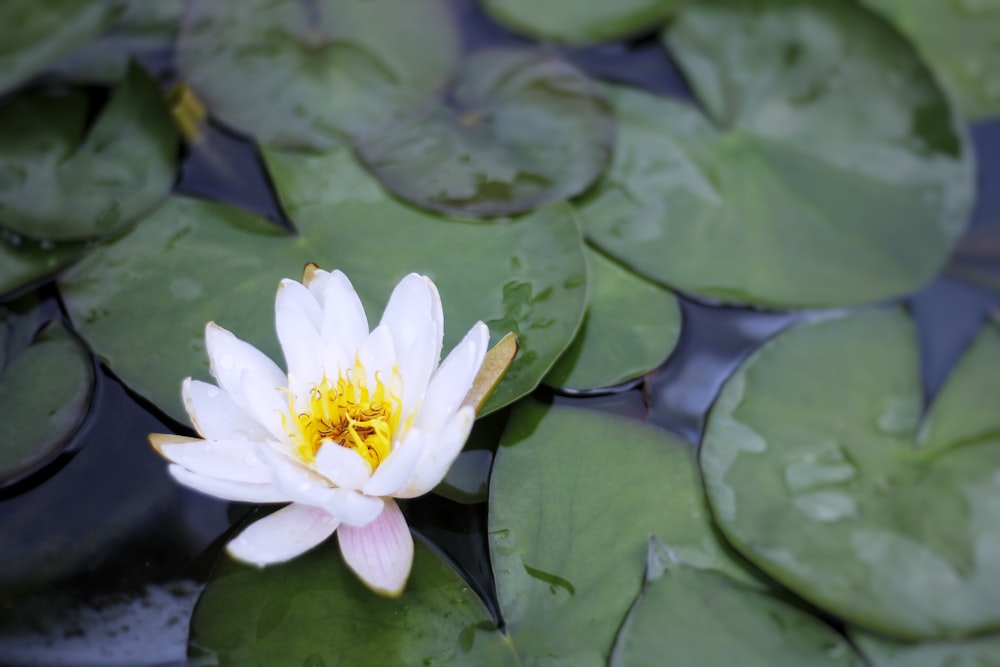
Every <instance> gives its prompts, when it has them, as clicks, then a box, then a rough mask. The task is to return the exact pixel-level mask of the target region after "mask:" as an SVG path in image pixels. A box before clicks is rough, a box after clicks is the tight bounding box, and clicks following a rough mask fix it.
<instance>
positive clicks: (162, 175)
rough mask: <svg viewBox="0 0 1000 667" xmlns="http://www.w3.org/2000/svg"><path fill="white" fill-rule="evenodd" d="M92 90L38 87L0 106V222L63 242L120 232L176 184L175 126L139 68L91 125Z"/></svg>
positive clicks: (152, 82)
mask: <svg viewBox="0 0 1000 667" xmlns="http://www.w3.org/2000/svg"><path fill="white" fill-rule="evenodd" d="M87 114H88V109H87V97H86V96H85V95H84V94H83V93H82V92H72V93H69V94H68V95H55V94H46V93H37V94H33V95H27V96H24V97H19V98H16V99H14V100H13V101H11V102H10V103H8V104H7V105H6V106H4V107H2V108H0V226H4V227H7V228H9V229H12V230H14V231H15V232H17V233H19V234H23V235H24V236H27V237H31V238H36V239H51V240H58V241H66V240H76V239H84V238H89V237H95V236H105V235H108V234H112V233H114V232H117V231H120V230H121V229H123V228H124V227H126V226H128V225H130V224H132V223H133V222H135V221H136V219H137V218H138V217H139V216H140V215H142V214H144V213H146V212H148V211H149V210H150V209H152V208H154V207H155V206H157V205H158V204H159V203H160V202H161V201H163V199H164V198H166V196H167V195H168V194H169V193H170V189H171V187H172V186H173V182H174V166H175V162H176V150H177V133H176V130H175V129H174V126H173V123H172V121H171V119H170V114H169V113H168V112H167V109H166V105H165V102H164V100H163V96H162V95H161V94H160V90H159V88H158V87H157V85H156V83H155V82H154V81H152V80H151V79H150V78H149V77H148V76H147V75H146V74H145V73H143V72H142V70H140V69H139V68H138V67H133V68H132V69H131V71H130V72H129V74H128V76H127V77H126V79H125V81H124V82H123V83H122V85H121V86H119V87H118V89H117V90H116V91H115V92H114V94H113V95H112V97H111V99H110V101H109V102H108V104H107V106H105V108H104V110H103V111H102V112H101V114H100V116H99V117H98V118H97V120H96V121H95V123H94V125H93V127H91V128H90V129H89V130H86V128H85V125H86V122H87Z"/></svg>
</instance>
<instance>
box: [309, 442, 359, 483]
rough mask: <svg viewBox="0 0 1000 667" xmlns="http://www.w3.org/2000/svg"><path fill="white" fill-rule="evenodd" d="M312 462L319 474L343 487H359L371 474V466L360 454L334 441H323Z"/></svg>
mask: <svg viewBox="0 0 1000 667" xmlns="http://www.w3.org/2000/svg"><path fill="white" fill-rule="evenodd" d="M314 464H315V465H316V471H317V472H319V474H321V475H323V477H326V478H327V479H328V480H330V481H331V482H333V483H334V484H335V485H337V486H339V487H341V488H344V489H352V490H357V489H360V488H361V487H363V486H364V485H365V484H366V483H367V482H368V480H369V479H371V476H372V469H371V466H369V465H368V462H367V461H365V460H364V459H363V458H361V455H360V454H358V453H357V452H356V451H354V450H353V449H351V448H349V447H341V446H340V445H338V444H337V443H335V442H330V441H327V442H325V443H323V445H322V446H321V447H320V448H319V452H317V454H316V460H315V461H314Z"/></svg>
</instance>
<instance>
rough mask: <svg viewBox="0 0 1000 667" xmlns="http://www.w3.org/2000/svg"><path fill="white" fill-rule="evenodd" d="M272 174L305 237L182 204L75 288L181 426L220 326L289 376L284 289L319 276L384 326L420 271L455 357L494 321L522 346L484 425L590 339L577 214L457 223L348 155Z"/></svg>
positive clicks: (95, 255)
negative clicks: (479, 326)
mask: <svg viewBox="0 0 1000 667" xmlns="http://www.w3.org/2000/svg"><path fill="white" fill-rule="evenodd" d="M269 164H270V168H271V171H272V173H273V174H274V175H275V179H276V181H277V182H278V183H279V184H280V183H282V182H283V181H284V182H286V183H288V184H289V185H288V187H285V188H282V187H281V186H280V185H279V189H283V191H284V193H285V194H284V195H283V196H284V197H285V198H284V202H285V205H286V208H287V210H288V213H289V215H290V216H291V219H292V220H293V221H294V222H295V224H296V226H297V227H298V232H299V234H298V236H290V235H288V234H287V233H285V232H283V231H281V230H278V229H276V228H275V227H274V226H272V225H270V224H269V223H267V222H266V221H264V220H263V219H261V218H259V217H257V216H255V215H253V214H250V213H247V212H244V211H240V210H238V209H235V208H232V207H230V206H226V205H222V204H214V203H208V202H203V201H197V200H192V199H187V198H183V197H174V198H172V199H170V200H168V202H167V203H166V204H165V205H164V206H163V207H162V208H161V209H159V210H158V211H157V212H156V213H155V214H154V215H153V216H152V217H150V218H149V219H148V220H147V221H145V222H144V223H143V224H142V225H139V226H138V227H137V228H136V229H135V230H134V231H132V232H131V233H130V234H128V235H126V236H124V237H122V238H120V239H117V240H115V241H113V242H110V243H108V244H106V245H104V246H101V247H98V248H96V249H95V250H94V251H93V252H92V253H91V254H90V255H88V256H87V258H85V259H84V260H83V261H81V262H80V263H79V264H77V265H76V266H74V267H73V268H72V269H71V270H70V271H69V272H68V273H67V274H66V275H64V276H63V277H62V279H61V280H60V287H61V289H62V293H63V296H64V299H65V302H66V306H67V309H68V311H69V313H70V316H71V317H72V319H73V321H74V324H75V326H76V327H77V330H78V331H79V332H80V333H81V335H82V336H83V337H84V339H85V340H87V342H88V343H89V344H90V345H91V349H93V350H94V351H95V353H96V354H98V355H99V356H101V357H102V358H104V359H105V360H106V361H107V363H108V365H109V366H110V367H111V369H112V370H113V371H114V372H115V373H116V374H117V375H118V376H119V377H120V378H122V380H124V381H125V383H126V384H128V385H129V386H130V387H131V388H132V389H133V390H135V391H136V392H138V393H139V394H140V395H142V396H144V397H146V398H148V399H150V400H151V401H153V402H154V403H155V404H156V405H158V406H159V407H160V408H161V409H163V410H165V411H166V412H167V413H169V414H170V415H171V416H173V417H174V418H176V419H179V420H184V419H186V417H185V412H184V411H183V409H182V407H181V402H180V392H179V387H180V381H181V379H183V377H184V376H185V375H195V376H202V377H207V357H206V355H205V352H204V347H203V336H204V327H205V323H206V322H208V321H210V320H214V321H216V322H218V323H219V324H220V325H222V326H224V327H226V328H227V329H229V330H231V331H233V332H234V333H236V334H237V335H239V336H240V337H242V338H244V339H246V340H248V341H249V342H251V343H253V344H254V345H256V346H257V347H259V348H260V349H262V350H264V351H265V352H266V353H267V354H268V355H269V356H271V357H272V358H274V359H277V360H278V361H279V363H280V354H279V351H278V346H277V339H276V337H275V334H274V296H273V295H274V290H275V288H276V287H277V284H278V281H279V280H280V279H281V278H283V277H289V276H292V277H298V276H299V275H301V272H302V267H303V266H304V265H305V264H306V263H308V262H313V261H318V262H320V263H321V264H322V267H323V268H327V269H334V268H338V269H341V270H343V271H344V272H345V273H346V274H347V275H348V276H349V277H350V278H351V280H352V281H353V282H354V285H355V287H356V288H357V289H358V292H359V294H360V295H361V298H362V301H363V302H364V304H365V307H366V309H367V311H368V313H369V316H370V317H372V318H373V319H375V318H377V317H379V314H380V313H381V312H382V309H383V308H384V306H385V303H386V301H387V300H388V298H389V294H390V293H391V291H392V288H393V287H394V286H395V284H396V282H398V281H399V279H401V278H402V277H403V276H404V275H405V274H406V273H409V272H411V271H417V272H421V273H424V274H426V275H428V276H430V277H431V278H432V279H433V280H434V281H435V282H436V283H437V285H438V288H439V290H440V292H441V298H442V302H443V304H444V315H445V342H444V346H445V350H446V351H447V350H449V349H451V347H452V346H454V345H455V344H456V343H457V342H458V341H459V340H460V338H461V337H462V336H463V335H464V334H465V332H466V331H468V329H469V327H471V326H472V324H473V323H474V322H475V321H476V320H479V319H482V320H483V321H485V322H487V324H488V325H489V326H490V330H491V340H492V342H493V343H496V342H497V341H499V340H500V339H501V338H502V337H503V336H504V335H505V334H506V333H508V332H510V331H513V332H515V333H516V334H517V336H518V340H519V341H520V343H521V352H520V354H518V356H517V358H516V360H515V362H514V364H513V365H512V366H511V368H510V369H509V370H508V372H507V374H506V376H505V377H504V379H503V381H502V382H501V383H500V385H499V387H497V389H496V391H495V392H494V393H493V395H492V396H491V398H490V400H489V401H488V403H487V406H486V408H485V409H484V412H489V411H491V410H494V409H496V408H498V407H500V406H502V405H504V404H506V403H509V402H511V401H514V400H516V399H517V398H519V397H521V396H523V395H524V394H526V393H528V392H529V391H531V390H532V389H533V388H534V387H535V386H536V385H537V384H538V383H539V381H540V380H541V378H542V377H543V376H544V375H545V373H546V372H547V371H548V369H549V368H550V367H551V365H552V364H553V363H554V362H555V360H556V358H558V357H559V355H560V354H561V353H562V351H563V350H564V349H565V347H566V346H567V345H568V344H569V342H570V341H571V340H572V338H573V336H574V335H575V333H576V329H577V327H578V325H579V322H580V319H581V318H582V314H583V309H584V306H585V298H586V286H585V265H584V257H583V250H582V247H581V241H580V238H579V235H578V233H577V231H576V227H575V224H574V221H573V218H572V215H571V212H570V210H569V208H568V206H566V205H554V206H551V207H548V208H544V209H541V210H539V211H538V212H536V213H535V214H533V215H532V216H529V217H527V218H524V219H521V220H517V221H510V222H509V223H507V224H498V225H466V224H462V223H449V222H446V221H442V220H440V219H438V218H434V217H431V216H428V215H426V214H422V213H420V212H418V211H415V210H413V209H412V208H410V207H408V206H405V205H403V204H400V203H399V202H397V201H395V200H394V199H393V198H391V197H390V196H389V195H387V194H386V193H385V192H384V191H382V190H381V188H379V186H378V184H377V183H376V182H375V181H374V180H372V178H371V177H370V176H369V175H367V174H366V173H365V172H364V170H363V169H362V168H361V167H360V166H359V165H357V163H356V162H355V161H354V160H353V158H352V157H351V155H350V154H349V153H348V152H347V151H341V152H339V153H337V154H332V155H327V156H322V157H315V158H309V157H305V156H297V155H281V156H280V157H279V154H276V153H271V154H270V156H269ZM311 179H315V180H317V181H322V182H323V187H314V186H316V185H317V183H316V182H314V181H313V180H311ZM297 187H303V188H304V190H303V191H301V192H300V191H297V190H296V188H297ZM297 193H299V194H304V193H308V194H309V196H311V197H312V199H303V198H299V197H298V196H297ZM456 253H457V254H459V255H461V256H462V257H463V260H464V261H463V262H462V263H457V262H456V261H455V257H456ZM469 267H475V269H474V270H470V268H469ZM167 322H169V323H170V324H169V326H165V325H164V323H167Z"/></svg>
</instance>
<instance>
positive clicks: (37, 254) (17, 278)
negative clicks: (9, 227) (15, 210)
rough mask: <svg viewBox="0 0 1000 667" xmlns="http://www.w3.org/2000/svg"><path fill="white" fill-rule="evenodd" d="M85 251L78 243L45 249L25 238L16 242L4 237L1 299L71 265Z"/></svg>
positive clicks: (0, 263) (0, 256)
mask: <svg viewBox="0 0 1000 667" xmlns="http://www.w3.org/2000/svg"><path fill="white" fill-rule="evenodd" d="M82 252H83V248H82V247H80V246H75V245H71V246H57V247H55V248H44V247H41V246H40V245H36V244H29V243H27V242H24V241H21V242H20V243H18V244H17V245H14V244H12V243H10V242H8V241H6V240H4V239H3V237H0V298H3V297H5V296H6V295H8V294H12V293H14V292H17V291H19V290H21V289H23V288H25V287H28V286H30V285H32V284H33V283H34V282H35V281H38V280H42V279H44V278H46V277H47V276H50V275H52V274H54V273H55V272H56V271H59V270H60V269H63V268H65V267H66V266H69V264H70V263H72V262H73V260H75V259H76V258H77V257H79V256H80V254H81V253H82Z"/></svg>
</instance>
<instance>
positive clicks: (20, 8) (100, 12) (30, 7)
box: [0, 0, 120, 93]
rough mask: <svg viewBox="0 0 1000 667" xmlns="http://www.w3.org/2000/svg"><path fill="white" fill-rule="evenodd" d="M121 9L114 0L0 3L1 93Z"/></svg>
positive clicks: (94, 31) (86, 37) (91, 33)
mask: <svg viewBox="0 0 1000 667" xmlns="http://www.w3.org/2000/svg"><path fill="white" fill-rule="evenodd" d="M119 9H120V8H119V6H118V2H115V1H114V0H4V2H3V3H0V44H3V49H2V50H0V93H5V92H7V91H9V90H12V89H13V88H16V87H17V86H19V85H21V84H22V83H24V82H26V81H27V80H28V79H30V78H31V77H33V76H35V75H36V74H38V73H40V72H41V71H42V70H44V69H45V68H46V67H47V66H48V65H50V64H51V63H53V62H54V61H56V60H57V59H58V58H59V57H60V56H61V55H63V54H64V53H67V52H68V51H70V50H71V49H73V48H74V47H76V46H79V45H80V44H83V43H84V42H86V41H87V40H89V39H91V38H92V37H95V36H97V35H98V34H100V32H101V31H102V30H104V28H106V27H107V26H108V25H110V24H111V22H112V21H114V19H115V16H116V15H117V13H118V11H119Z"/></svg>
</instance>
